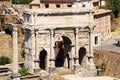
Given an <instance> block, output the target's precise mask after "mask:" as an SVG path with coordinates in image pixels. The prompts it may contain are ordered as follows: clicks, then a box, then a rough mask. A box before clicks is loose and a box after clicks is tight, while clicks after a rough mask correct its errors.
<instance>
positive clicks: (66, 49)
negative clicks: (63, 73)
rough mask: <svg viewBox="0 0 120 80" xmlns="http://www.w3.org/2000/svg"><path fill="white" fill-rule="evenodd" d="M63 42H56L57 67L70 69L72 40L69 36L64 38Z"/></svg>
mask: <svg viewBox="0 0 120 80" xmlns="http://www.w3.org/2000/svg"><path fill="white" fill-rule="evenodd" d="M61 38H62V40H58V41H56V42H55V58H56V60H55V66H56V67H63V66H66V67H67V68H69V58H70V57H69V55H70V52H71V46H70V45H71V44H72V42H71V40H70V39H69V38H68V37H67V36H62V37H61Z"/></svg>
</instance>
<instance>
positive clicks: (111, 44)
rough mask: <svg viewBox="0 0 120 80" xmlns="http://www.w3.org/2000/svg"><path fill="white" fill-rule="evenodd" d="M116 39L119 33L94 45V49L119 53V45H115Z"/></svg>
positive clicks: (119, 35)
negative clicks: (98, 44)
mask: <svg viewBox="0 0 120 80" xmlns="http://www.w3.org/2000/svg"><path fill="white" fill-rule="evenodd" d="M118 40H119V41H120V34H117V35H114V36H112V38H111V39H109V40H106V41H104V42H102V44H101V45H100V46H97V47H94V49H95V50H107V51H113V52H116V53H120V46H117V43H118Z"/></svg>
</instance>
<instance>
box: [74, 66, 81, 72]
mask: <svg viewBox="0 0 120 80" xmlns="http://www.w3.org/2000/svg"><path fill="white" fill-rule="evenodd" d="M79 70H80V65H79V64H75V65H74V71H75V73H78V72H80V71H79Z"/></svg>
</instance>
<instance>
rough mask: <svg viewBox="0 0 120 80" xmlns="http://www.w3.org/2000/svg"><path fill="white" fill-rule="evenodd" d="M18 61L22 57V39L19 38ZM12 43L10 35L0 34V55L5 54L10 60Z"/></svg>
mask: <svg viewBox="0 0 120 80" xmlns="http://www.w3.org/2000/svg"><path fill="white" fill-rule="evenodd" d="M18 43H19V48H18V51H19V61H22V60H23V59H22V57H21V55H20V52H21V44H22V40H21V39H20V38H19V41H18ZM12 46H13V44H12V37H11V35H7V34H0V56H7V57H10V59H11V62H12V56H13V47H12Z"/></svg>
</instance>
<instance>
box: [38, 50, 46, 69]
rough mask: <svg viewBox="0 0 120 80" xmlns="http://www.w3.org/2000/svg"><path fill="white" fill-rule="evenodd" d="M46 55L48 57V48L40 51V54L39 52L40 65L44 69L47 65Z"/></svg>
mask: <svg viewBox="0 0 120 80" xmlns="http://www.w3.org/2000/svg"><path fill="white" fill-rule="evenodd" d="M46 57H47V51H46V50H44V49H43V50H42V51H40V54H39V60H40V62H39V67H40V68H41V69H43V70H45V66H46Z"/></svg>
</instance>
